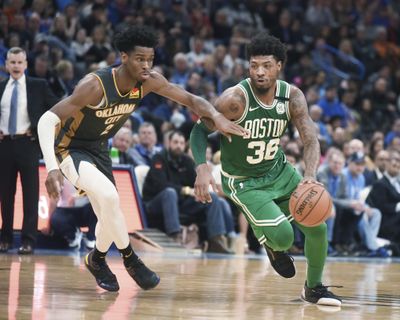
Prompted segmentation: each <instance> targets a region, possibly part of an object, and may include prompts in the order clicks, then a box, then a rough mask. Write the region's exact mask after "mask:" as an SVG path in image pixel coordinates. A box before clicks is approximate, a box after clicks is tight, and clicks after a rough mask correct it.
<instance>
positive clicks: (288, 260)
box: [264, 244, 296, 278]
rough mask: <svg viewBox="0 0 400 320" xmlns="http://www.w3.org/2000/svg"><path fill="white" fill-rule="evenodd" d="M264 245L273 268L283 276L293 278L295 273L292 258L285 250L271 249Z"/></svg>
mask: <svg viewBox="0 0 400 320" xmlns="http://www.w3.org/2000/svg"><path fill="white" fill-rule="evenodd" d="M264 247H265V250H266V251H267V255H268V258H269V261H270V262H271V266H272V267H273V268H274V270H275V271H276V272H277V273H278V274H279V275H280V276H282V277H284V278H293V277H294V276H295V274H296V268H295V266H294V263H293V258H292V257H291V256H290V255H288V254H287V253H286V252H283V251H274V250H272V249H271V248H270V247H268V246H267V245H266V244H264Z"/></svg>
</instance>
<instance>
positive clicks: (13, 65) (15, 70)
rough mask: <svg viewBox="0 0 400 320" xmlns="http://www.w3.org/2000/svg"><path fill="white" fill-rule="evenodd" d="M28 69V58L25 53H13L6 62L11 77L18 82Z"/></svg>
mask: <svg viewBox="0 0 400 320" xmlns="http://www.w3.org/2000/svg"><path fill="white" fill-rule="evenodd" d="M26 68H27V62H26V56H25V54H24V53H23V52H20V53H17V54H14V53H11V54H10V55H9V56H8V58H7V60H6V69H7V71H8V72H9V73H10V75H11V77H12V78H13V79H15V80H18V79H19V78H21V77H22V75H23V74H24V72H25V70H26Z"/></svg>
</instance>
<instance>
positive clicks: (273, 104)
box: [246, 78, 281, 109]
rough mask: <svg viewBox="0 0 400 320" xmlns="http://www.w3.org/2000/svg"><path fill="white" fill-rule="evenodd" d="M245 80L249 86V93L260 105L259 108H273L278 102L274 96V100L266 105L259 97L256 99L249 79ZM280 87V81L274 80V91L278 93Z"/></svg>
mask: <svg viewBox="0 0 400 320" xmlns="http://www.w3.org/2000/svg"><path fill="white" fill-rule="evenodd" d="M246 81H247V83H248V84H249V88H250V91H251V94H252V95H253V98H254V100H256V102H257V103H258V104H259V105H260V107H261V108H263V109H273V108H274V107H275V106H276V104H277V103H278V99H276V98H274V101H273V102H272V104H271V105H267V104H265V103H263V102H262V101H261V100H260V99H258V97H257V96H256V94H255V93H254V91H253V88H252V86H251V82H250V79H249V78H247V79H246ZM280 88H281V84H280V81H276V88H275V92H278V94H279V90H280Z"/></svg>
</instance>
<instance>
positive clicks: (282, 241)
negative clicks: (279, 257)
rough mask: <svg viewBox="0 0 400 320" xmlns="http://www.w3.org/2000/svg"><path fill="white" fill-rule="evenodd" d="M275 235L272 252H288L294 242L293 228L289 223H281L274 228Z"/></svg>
mask: <svg viewBox="0 0 400 320" xmlns="http://www.w3.org/2000/svg"><path fill="white" fill-rule="evenodd" d="M275 228H276V229H275V234H274V238H273V242H274V248H273V249H274V250H277V251H285V250H288V249H289V248H290V247H291V246H292V244H293V241H294V232H293V228H292V226H291V225H290V223H289V222H286V221H285V222H282V223H281V224H279V226H278V227H275Z"/></svg>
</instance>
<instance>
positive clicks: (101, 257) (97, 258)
mask: <svg viewBox="0 0 400 320" xmlns="http://www.w3.org/2000/svg"><path fill="white" fill-rule="evenodd" d="M106 255H107V252H101V251H99V250H97V248H96V247H94V250H93V255H92V260H93V261H94V262H104V261H105V258H106Z"/></svg>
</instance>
